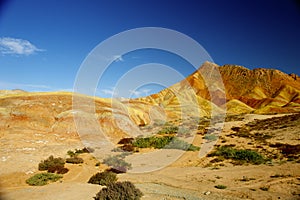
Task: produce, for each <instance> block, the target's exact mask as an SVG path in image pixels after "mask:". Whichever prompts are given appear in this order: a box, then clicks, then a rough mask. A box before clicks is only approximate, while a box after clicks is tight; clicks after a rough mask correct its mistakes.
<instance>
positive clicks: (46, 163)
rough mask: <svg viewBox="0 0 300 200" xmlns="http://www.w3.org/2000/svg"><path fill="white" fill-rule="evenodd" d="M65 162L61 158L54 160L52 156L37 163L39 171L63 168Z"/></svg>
mask: <svg viewBox="0 0 300 200" xmlns="http://www.w3.org/2000/svg"><path fill="white" fill-rule="evenodd" d="M64 165H65V160H64V159H63V158H60V157H59V158H54V157H53V156H52V155H51V156H49V158H47V159H46V160H42V161H41V162H40V163H39V170H40V171H43V170H48V169H49V168H64Z"/></svg>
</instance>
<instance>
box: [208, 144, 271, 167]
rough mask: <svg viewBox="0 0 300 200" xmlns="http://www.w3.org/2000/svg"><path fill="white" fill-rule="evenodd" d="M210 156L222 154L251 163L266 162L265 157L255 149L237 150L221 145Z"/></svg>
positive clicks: (225, 156) (227, 157)
mask: <svg viewBox="0 0 300 200" xmlns="http://www.w3.org/2000/svg"><path fill="white" fill-rule="evenodd" d="M210 156H222V157H224V158H226V159H233V160H238V161H242V162H249V163H252V164H256V165H259V164H262V163H265V162H266V159H265V158H264V157H263V156H262V155H261V154H259V153H258V152H256V151H252V150H244V149H241V150H238V149H234V148H231V147H226V146H222V147H219V148H218V149H217V151H215V152H214V153H212V154H210Z"/></svg>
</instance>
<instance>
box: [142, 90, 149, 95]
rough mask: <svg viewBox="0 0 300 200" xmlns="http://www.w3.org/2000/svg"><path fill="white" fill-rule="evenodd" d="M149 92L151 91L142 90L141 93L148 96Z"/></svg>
mask: <svg viewBox="0 0 300 200" xmlns="http://www.w3.org/2000/svg"><path fill="white" fill-rule="evenodd" d="M150 91H151V89H143V90H142V92H143V93H144V94H145V95H148V94H149V92H150Z"/></svg>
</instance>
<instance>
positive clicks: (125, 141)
mask: <svg viewBox="0 0 300 200" xmlns="http://www.w3.org/2000/svg"><path fill="white" fill-rule="evenodd" d="M133 140H134V139H133V138H122V139H121V140H120V141H119V142H118V144H132V142H133Z"/></svg>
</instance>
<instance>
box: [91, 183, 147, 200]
mask: <svg viewBox="0 0 300 200" xmlns="http://www.w3.org/2000/svg"><path fill="white" fill-rule="evenodd" d="M142 196H143V193H142V192H141V191H140V190H139V189H137V188H136V187H135V186H134V185H133V184H132V183H131V182H129V181H125V182H117V183H113V184H110V185H108V186H107V187H106V188H103V189H102V190H100V192H98V193H97V194H96V196H95V197H94V199H95V200H116V199H118V200H139V199H140V198H141V197H142Z"/></svg>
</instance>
